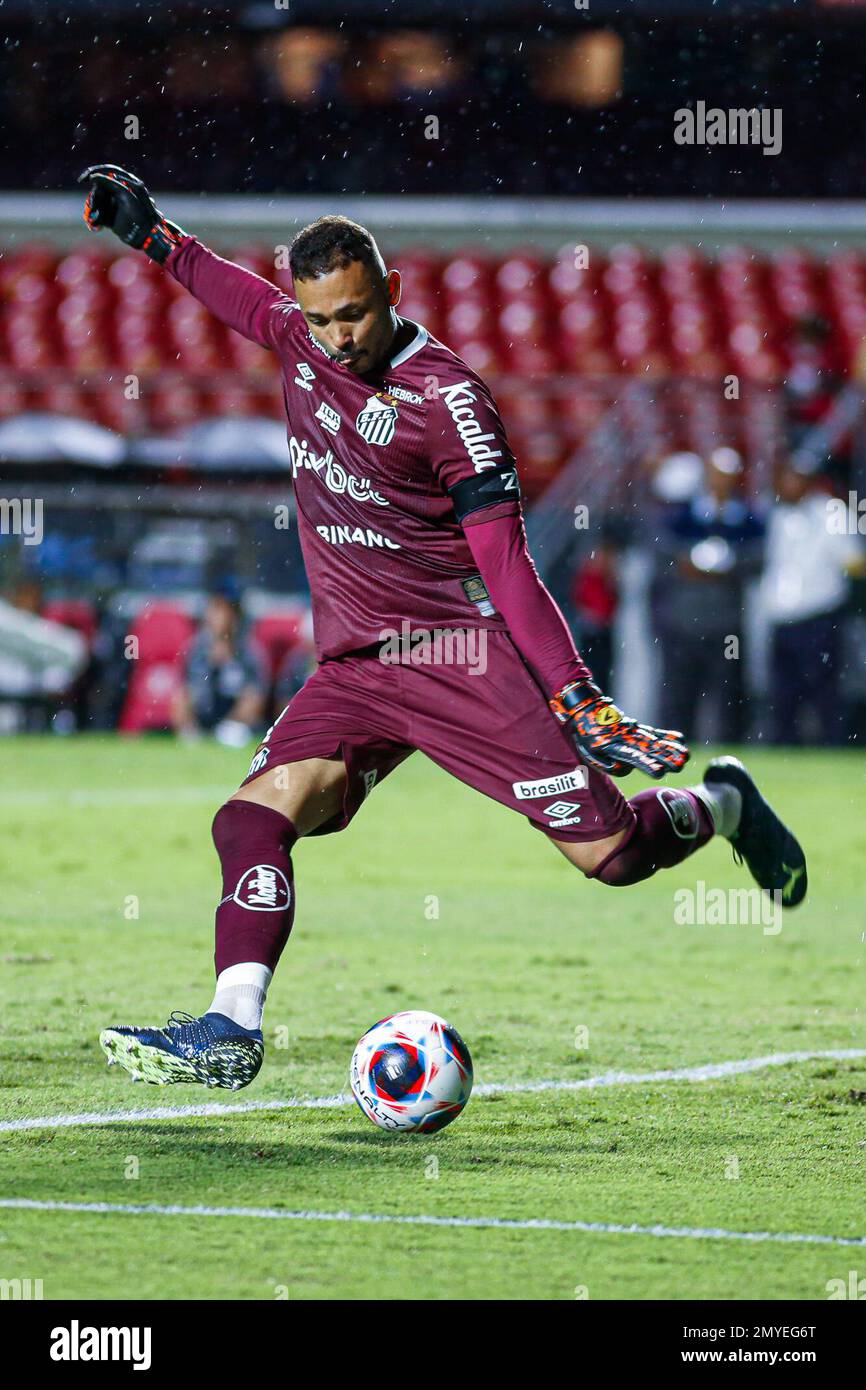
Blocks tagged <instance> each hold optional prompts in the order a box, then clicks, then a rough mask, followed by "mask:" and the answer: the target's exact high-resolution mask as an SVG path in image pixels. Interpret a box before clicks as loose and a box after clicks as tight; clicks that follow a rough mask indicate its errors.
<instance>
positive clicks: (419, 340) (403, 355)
mask: <svg viewBox="0 0 866 1390" xmlns="http://www.w3.org/2000/svg"><path fill="white" fill-rule="evenodd" d="M401 323H412V319H401ZM412 326H413V327H414V328H415V329H417V332H416V334H415V337H414V338H413V339H412V340H411V342H409V343H407V344H406V346H405V347H404V348H402V349H401V351H400V352H398V353H397V355H396V357H392V358H391V360H390V362H389V363H388V367H389V368H393V367H402V365H403V363H404V362H406V361H407V360H408V359H409V358H410V357H414V356H415V353H416V352H420V351H421V349H422V347H424V344H425V343H426V342H427V339H428V337H429V336H430V335H429V334H428V332H427V329H426V328H423V327H422V326H421V324H420V323H412Z"/></svg>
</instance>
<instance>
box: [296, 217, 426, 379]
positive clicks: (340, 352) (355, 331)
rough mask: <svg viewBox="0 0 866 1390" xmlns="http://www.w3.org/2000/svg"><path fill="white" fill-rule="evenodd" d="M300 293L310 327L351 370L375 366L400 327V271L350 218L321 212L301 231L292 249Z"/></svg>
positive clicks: (298, 298)
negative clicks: (390, 266)
mask: <svg viewBox="0 0 866 1390" xmlns="http://www.w3.org/2000/svg"><path fill="white" fill-rule="evenodd" d="M289 266H290V268H291V271H292V277H293V279H294V282H295V298H296V299H297V301H298V303H299V305H300V306H301V311H302V313H303V315H304V317H305V319H306V320H307V323H308V325H309V328H310V332H311V333H312V335H313V337H314V338H315V339H316V341H317V342H318V343H320V344H321V346H322V347H323V348H324V349H325V351H326V352H327V353H328V354H329V356H331V357H333V358H335V359H336V361H338V362H340V363H341V364H342V365H343V366H345V367H348V368H349V370H350V371H353V372H358V373H359V374H362V373H364V372H369V371H372V370H373V368H374V367H375V366H376V363H377V362H378V361H379V360H380V358H382V357H383V356H384V355H385V353H386V352H387V349H388V347H389V346H390V344H391V340H392V338H393V337H394V333H395V331H396V329H397V316H396V314H395V312H394V310H395V308H396V306H397V304H398V303H399V301H400V275H399V272H398V271H396V270H386V269H385V262H384V261H383V260H382V256H381V254H380V252H379V248H378V246H377V245H376V243H375V241H374V239H373V237H372V236H371V235H370V233H369V232H368V231H367V229H366V227H362V226H360V225H359V224H358V223H357V222H352V221H350V219H349V218H348V217H339V216H329V217H319V218H317V219H316V221H315V222H311V223H310V225H309V226H308V227H304V228H303V230H302V231H300V232H298V234H297V236H296V237H295V239H294V241H293V242H292V245H291V250H290V252H289Z"/></svg>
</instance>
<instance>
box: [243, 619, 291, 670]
mask: <svg viewBox="0 0 866 1390" xmlns="http://www.w3.org/2000/svg"><path fill="white" fill-rule="evenodd" d="M303 640H304V620H303V616H302V615H301V614H294V613H269V614H266V615H265V616H264V617H262V618H259V619H258V620H257V621H256V622H255V623H254V624H253V627H252V631H251V632H250V641H251V642H252V643H253V645H254V646H255V647H257V648H258V650H259V651H260V652H261V654H262V657H263V658H264V661H265V665H266V668H267V671H268V674H269V675H270V678H271V680H276V678H277V674H278V672H279V670H280V667H281V666H282V664H283V662H284V660H285V658H286V656H287V655H288V653H289V652H290V651H292V650H294V648H295V647H297V646H298V645H299V643H300V642H302V641H303Z"/></svg>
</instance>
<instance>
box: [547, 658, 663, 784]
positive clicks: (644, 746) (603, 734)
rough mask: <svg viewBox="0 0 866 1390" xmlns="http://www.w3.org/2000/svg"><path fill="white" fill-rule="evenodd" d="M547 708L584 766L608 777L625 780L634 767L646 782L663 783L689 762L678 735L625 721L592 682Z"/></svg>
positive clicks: (570, 689)
mask: <svg viewBox="0 0 866 1390" xmlns="http://www.w3.org/2000/svg"><path fill="white" fill-rule="evenodd" d="M550 708H551V709H552V710H553V713H554V714H555V715H556V717H557V719H558V720H559V722H560V723H561V724H564V725H566V726H567V727H568V729H569V731H570V733H571V736H572V738H573V739H574V742H575V746H576V748H577V751H578V753H579V754H580V756H581V757H582V758H583V760H584V762H587V763H589V765H590V767H595V768H598V770H599V771H600V772H606V773H607V774H608V776H610V777H626V776H627V775H628V773H629V772H631V770H632V768H635V767H636V768H638V769H639V770H640V771H641V772H645V773H646V774H647V775H648V776H649V777H656V778H658V777H664V775H665V773H666V772H679V770H680V768H682V767H684V766H685V764H686V763H687V762H688V759H689V750H688V748H686V746H685V744H684V743H682V742H681V740H682V734H680V733H676V732H675V731H674V730H673V729H654V728H652V727H651V726H650V725H649V724H639V723H638V722H637V720H636V719H629V717H628V715H625V714H623V712H622V710H620V709H617V707H616V705H615V704H614V703H613V701H612V700H611V699H610V697H609V696H608V695H603V694H602V693H601V691H600V690H599V688H598V686H597V685H596V684H595V683H594V681H571V682H570V683H569V684H568V685H565V686H563V688H562V690H559V691H557V693H556V694H555V695H554V697H553V699H552V700H551V701H550Z"/></svg>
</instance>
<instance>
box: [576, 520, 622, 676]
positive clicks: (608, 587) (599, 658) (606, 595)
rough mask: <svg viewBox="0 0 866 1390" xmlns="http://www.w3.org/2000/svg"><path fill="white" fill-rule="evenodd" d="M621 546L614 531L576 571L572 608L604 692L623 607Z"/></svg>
mask: <svg viewBox="0 0 866 1390" xmlns="http://www.w3.org/2000/svg"><path fill="white" fill-rule="evenodd" d="M619 562H620V544H619V536H618V532H617V530H616V529H615V528H613V527H606V528H605V529H604V530H603V531H602V537H601V541H600V543H599V544H598V545H597V546H596V548H595V549H594V550H593V551H592V552H591V554H590V556H589V558H588V559H586V560H584V561H583V563H582V564H581V565H579V566H578V568H577V570H576V571H575V574H574V578H573V580H572V585H571V604H572V608H573V609H574V612H575V616H576V619H577V626H578V631H579V634H580V637H579V642H578V645H579V647H580V654H581V656H582V657H583V659H584V661H585V662H586V664H587V666H588V667H589V669H590V671H592V674H593V677H594V679H595V680H596V682H597V683H598V685H600V686H601V688H602V690H609V689H610V687H611V684H612V681H611V673H612V669H613V625H614V620H615V618H616V612H617V608H618V607H619Z"/></svg>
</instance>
